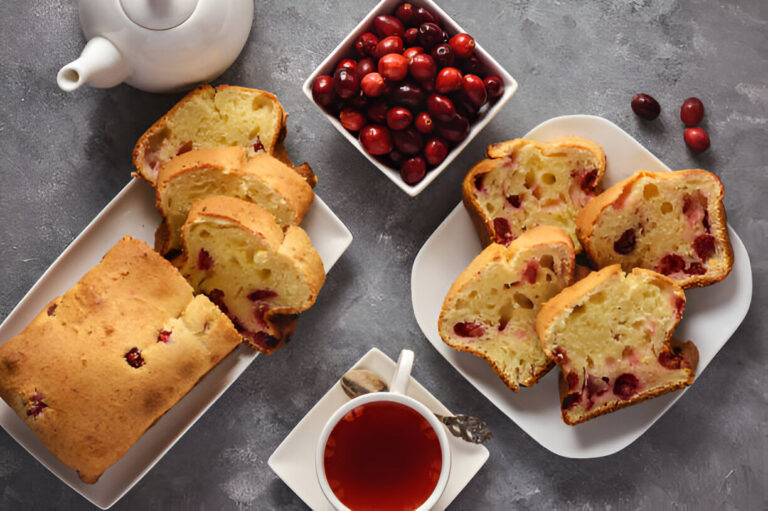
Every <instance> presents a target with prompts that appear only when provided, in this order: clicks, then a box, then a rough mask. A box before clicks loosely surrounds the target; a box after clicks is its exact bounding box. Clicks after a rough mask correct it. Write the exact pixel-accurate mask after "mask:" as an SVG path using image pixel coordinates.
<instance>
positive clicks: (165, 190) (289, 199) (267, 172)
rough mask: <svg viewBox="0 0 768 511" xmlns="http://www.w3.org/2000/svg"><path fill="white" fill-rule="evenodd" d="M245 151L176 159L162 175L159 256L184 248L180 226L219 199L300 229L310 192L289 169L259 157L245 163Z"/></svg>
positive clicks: (218, 150) (215, 150)
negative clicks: (200, 204) (207, 201)
mask: <svg viewBox="0 0 768 511" xmlns="http://www.w3.org/2000/svg"><path fill="white" fill-rule="evenodd" d="M246 155H247V153H246V150H245V149H243V148H242V147H238V146H231V147H209V148H204V149H194V150H192V151H189V152H187V153H184V154H182V155H180V156H177V157H175V158H173V159H172V160H171V161H169V162H168V163H167V164H165V165H163V166H162V167H161V169H160V173H159V174H158V180H157V193H156V207H157V209H158V211H160V213H161V214H162V215H163V218H164V219H165V221H164V222H163V223H162V224H161V226H160V229H161V230H162V231H164V232H162V233H159V234H158V235H157V236H156V243H155V249H156V250H158V251H159V252H160V253H161V254H166V253H168V252H169V251H171V250H178V249H179V248H181V226H182V225H184V222H185V221H186V219H187V214H188V213H189V210H190V208H191V207H192V204H193V203H194V202H195V201H196V200H197V199H201V198H205V197H212V196H215V195H226V196H229V197H238V198H240V199H245V200H248V201H251V202H255V203H256V204H258V205H260V206H261V207H263V208H264V209H266V210H267V211H269V212H270V213H272V215H273V216H274V217H275V220H276V221H277V223H278V224H280V225H281V226H288V225H298V224H299V223H300V222H301V220H302V219H303V218H304V214H305V213H306V212H307V210H308V209H309V206H310V205H311V204H312V200H313V199H314V196H315V194H314V192H313V191H312V187H311V186H309V185H308V184H307V182H306V181H305V180H304V179H303V178H302V177H301V176H299V175H298V174H297V173H296V172H294V170H293V169H292V168H291V167H288V166H287V165H285V164H284V163H282V162H281V161H279V160H278V159H276V158H274V157H272V156H270V155H268V154H266V153H259V154H256V155H254V156H253V157H251V158H250V159H249V160H247V161H246Z"/></svg>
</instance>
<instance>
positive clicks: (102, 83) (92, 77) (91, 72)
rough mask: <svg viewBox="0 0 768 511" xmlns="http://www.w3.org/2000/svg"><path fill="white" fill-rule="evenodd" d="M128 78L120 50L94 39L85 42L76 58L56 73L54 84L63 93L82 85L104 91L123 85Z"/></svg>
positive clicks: (128, 70) (102, 40)
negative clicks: (85, 84) (103, 89)
mask: <svg viewBox="0 0 768 511" xmlns="http://www.w3.org/2000/svg"><path fill="white" fill-rule="evenodd" d="M130 74H131V67H130V65H129V64H128V63H127V62H126V60H125V59H124V58H123V56H122V54H121V53H120V50H118V49H117V47H115V45H114V44H112V43H111V42H110V41H109V40H108V39H105V38H103V37H98V36H97V37H94V38H93V39H91V40H90V41H88V44H86V45H85V48H83V52H82V53H81V54H80V57H79V58H77V59H76V60H74V61H72V62H70V63H69V64H67V65H66V66H64V67H62V68H61V69H60V70H59V72H58V74H57V75H56V83H58V85H59V88H60V89H61V90H63V91H65V92H71V91H73V90H75V89H78V88H80V86H81V85H83V84H84V83H88V84H89V85H92V86H93V87H100V88H106V87H114V86H115V85H117V84H119V83H121V82H123V80H125V79H126V78H128V76H129V75H130Z"/></svg>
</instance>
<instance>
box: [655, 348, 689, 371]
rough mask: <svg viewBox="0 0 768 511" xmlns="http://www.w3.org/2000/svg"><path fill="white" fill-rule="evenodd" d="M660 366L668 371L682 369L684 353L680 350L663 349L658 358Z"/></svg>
mask: <svg viewBox="0 0 768 511" xmlns="http://www.w3.org/2000/svg"><path fill="white" fill-rule="evenodd" d="M658 360H659V364H661V365H662V366H664V367H666V368H667V369H680V366H681V365H682V362H683V356H682V353H680V351H679V350H675V351H672V350H669V349H666V348H665V349H663V350H662V351H661V352H660V353H659V356H658Z"/></svg>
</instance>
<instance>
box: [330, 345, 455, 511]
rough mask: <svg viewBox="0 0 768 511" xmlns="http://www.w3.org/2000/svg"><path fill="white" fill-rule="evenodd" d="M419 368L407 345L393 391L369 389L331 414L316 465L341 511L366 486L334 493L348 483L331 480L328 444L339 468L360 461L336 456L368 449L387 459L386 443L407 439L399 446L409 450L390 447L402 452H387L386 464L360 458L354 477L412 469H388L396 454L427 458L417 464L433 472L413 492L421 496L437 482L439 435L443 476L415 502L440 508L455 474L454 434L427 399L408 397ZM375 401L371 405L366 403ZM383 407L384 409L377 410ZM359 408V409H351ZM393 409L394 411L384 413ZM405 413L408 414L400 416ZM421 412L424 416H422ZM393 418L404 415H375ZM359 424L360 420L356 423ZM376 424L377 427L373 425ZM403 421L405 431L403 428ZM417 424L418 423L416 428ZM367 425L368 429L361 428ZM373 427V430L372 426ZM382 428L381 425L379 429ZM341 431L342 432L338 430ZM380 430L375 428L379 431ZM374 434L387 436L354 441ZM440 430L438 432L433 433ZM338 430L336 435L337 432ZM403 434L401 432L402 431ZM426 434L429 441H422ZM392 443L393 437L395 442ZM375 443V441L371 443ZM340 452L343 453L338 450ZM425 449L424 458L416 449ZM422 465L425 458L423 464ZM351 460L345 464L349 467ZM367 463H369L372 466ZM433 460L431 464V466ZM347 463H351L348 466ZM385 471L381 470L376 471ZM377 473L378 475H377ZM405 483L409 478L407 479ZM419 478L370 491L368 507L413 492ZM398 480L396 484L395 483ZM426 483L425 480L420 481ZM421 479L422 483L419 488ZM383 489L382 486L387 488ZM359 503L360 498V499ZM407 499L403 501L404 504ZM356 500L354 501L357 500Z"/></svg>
mask: <svg viewBox="0 0 768 511" xmlns="http://www.w3.org/2000/svg"><path fill="white" fill-rule="evenodd" d="M412 367H413V352H412V351H410V350H403V351H402V352H401V353H400V357H399V358H398V360H397V369H396V370H395V375H394V376H393V378H392V382H391V384H390V386H389V388H390V390H389V392H376V393H372V394H365V395H362V396H358V397H356V398H354V399H352V400H351V401H348V402H347V403H345V404H344V405H343V406H341V408H339V409H338V410H336V412H334V414H333V415H332V416H331V418H330V419H328V422H327V423H326V424H325V426H324V427H323V431H322V433H321V434H320V438H319V441H318V444H317V452H316V456H315V467H316V472H317V478H318V481H319V482H320V487H321V488H322V490H323V493H324V494H325V496H326V498H327V499H328V501H329V502H330V503H331V504H332V505H333V507H334V508H336V509H338V510H348V509H350V507H349V505H350V504H351V503H352V502H353V501H356V500H355V499H356V498H360V496H361V493H365V492H364V491H362V490H360V488H361V486H357V487H356V488H357V489H356V490H354V492H353V491H351V490H350V489H347V490H344V489H341V488H339V491H340V492H341V493H342V495H340V496H339V495H337V494H336V493H335V492H334V489H333V488H332V485H333V486H340V485H343V483H340V482H339V481H337V480H334V482H333V483H331V482H329V480H328V474H327V473H326V447H328V448H329V450H330V451H332V452H333V455H332V456H331V457H329V461H330V463H331V464H330V465H329V469H330V471H331V472H334V471H338V470H339V469H338V468H337V467H339V466H340V465H339V463H343V464H346V465H349V464H350V463H352V464H354V463H356V462H337V460H336V459H335V458H334V456H337V457H338V458H339V459H341V458H343V459H348V458H347V457H346V456H345V454H352V458H357V457H364V458H366V459H368V458H367V457H366V456H367V454H368V453H370V454H371V455H370V458H371V459H381V456H380V454H381V452H378V451H381V450H382V446H383V445H392V444H391V443H392V442H394V443H395V444H401V445H399V447H401V449H402V450H403V452H400V451H398V450H397V449H390V450H388V451H386V452H387V453H396V454H394V455H392V456H389V455H388V456H387V458H388V461H387V463H385V464H383V465H379V466H377V467H376V468H375V469H374V468H372V467H371V465H372V463H371V462H369V463H368V464H366V463H365V461H362V460H360V463H359V464H360V465H361V466H359V470H358V469H357V468H358V467H354V468H355V470H354V476H352V479H350V481H352V480H353V479H355V478H357V477H358V476H360V474H375V476H376V481H377V482H378V481H385V480H386V479H388V478H389V476H390V475H392V474H393V473H394V472H398V475H402V474H403V473H404V472H405V471H408V470H409V469H411V468H413V467H412V466H409V467H404V466H403V464H405V462H404V461H403V462H402V463H399V462H398V463H399V464H397V466H398V467H399V468H400V469H402V472H401V471H400V470H397V471H393V470H386V467H388V466H390V465H391V466H394V465H395V464H396V463H395V461H394V460H395V459H400V456H402V457H403V458H402V459H405V458H408V459H414V458H416V457H418V458H420V459H422V460H424V464H423V466H419V467H417V468H416V469H415V472H417V473H418V474H426V473H428V474H429V477H428V478H425V479H424V482H423V484H422V486H421V487H419V488H420V489H419V490H414V492H415V493H412V494H413V495H419V496H420V497H419V499H420V498H421V496H423V495H424V494H425V492H426V491H428V487H429V486H431V484H432V483H431V481H432V480H433V479H434V474H435V473H436V471H435V465H434V460H436V459H437V458H436V454H437V446H436V445H435V443H434V442H435V438H436V439H437V442H438V443H439V454H440V460H441V463H440V469H439V475H438V477H437V483H436V484H435V486H434V489H432V491H431V493H429V494H428V495H427V496H426V498H425V500H423V501H421V500H419V502H420V504H419V503H418V502H416V503H415V504H414V509H418V510H428V509H431V508H432V507H434V505H435V504H436V503H437V501H438V499H439V498H440V496H441V495H442V494H443V491H444V490H445V486H446V484H447V482H448V475H449V473H450V469H451V451H450V447H449V445H448V435H447V433H446V432H445V428H444V427H443V425H442V423H441V422H440V421H439V420H438V419H437V417H435V414H434V413H433V412H432V411H431V410H429V409H428V408H427V407H426V406H424V405H423V404H421V403H420V402H418V401H416V400H415V399H413V398H411V397H408V396H406V395H405V392H406V390H407V388H408V383H409V381H410V377H411V368H412ZM372 403H373V404H374V405H373V406H370V405H371V404H372ZM382 403H384V404H385V403H395V404H396V405H395V406H393V407H388V406H385V405H382ZM365 405H369V406H365ZM397 405H403V406H405V407H407V408H408V409H410V410H407V409H403V408H402V407H400V406H397ZM377 410H378V412H377ZM350 412H354V413H350ZM413 412H416V414H418V416H417V415H415V414H414V413H413ZM382 413H384V414H389V415H381V414H382ZM399 414H402V415H399ZM419 416H420V417H419ZM383 417H386V418H390V419H394V418H395V417H400V418H399V419H398V420H391V421H389V422H387V421H386V420H384V421H379V422H373V423H371V422H370V421H372V420H378V419H379V418H383ZM421 419H423V420H424V421H426V423H427V424H428V425H429V428H430V429H423V426H424V421H422V420H421ZM342 420H345V422H344V423H343V424H342V425H340V426H339V429H338V430H336V427H337V426H338V425H339V423H340V422H342ZM355 423H356V424H355ZM371 424H373V426H371ZM404 424H408V425H409V426H408V427H406V426H402V425H404ZM401 426H402V428H403V429H402V430H401V429H400V428H401ZM411 426H412V427H411ZM361 428H362V429H361ZM366 428H367V429H366ZM379 428H381V429H379ZM334 430H336V431H334ZM374 431H375V433H374ZM366 432H367V433H368V435H367V436H369V437H371V436H375V435H378V434H379V433H380V432H381V433H382V434H381V439H382V441H381V442H380V443H375V442H366V445H359V444H354V442H353V440H352V438H353V439H355V440H356V439H359V438H364V437H365V436H366V435H365V433H366ZM432 433H434V436H433V435H432ZM332 434H333V437H332ZM344 435H347V438H344ZM398 435H400V436H398ZM422 436H423V441H422V440H420V439H421V438H422ZM401 437H402V442H401V441H400V438H401ZM329 438H331V442H332V445H330V446H329V445H328V444H329V442H328V440H329ZM414 441H418V443H419V445H421V444H423V445H421V447H423V448H419V447H418V446H416V447H414V448H409V449H407V450H406V449H404V445H405V444H407V445H409V446H415V445H416V444H415V443H410V442H414ZM387 442H390V443H389V444H388V443H387ZM369 444H370V445H369ZM344 445H351V446H352V448H351V449H344V448H343V446H344ZM336 451H338V452H336ZM416 452H418V453H423V454H424V456H422V457H420V456H417V455H416V454H414V453H416ZM429 459H432V460H433V461H432V463H430V462H429V461H427V460H429ZM419 464H420V465H421V463H419ZM346 465H345V466H346ZM366 465H367V466H366ZM427 465H429V467H428V466H427ZM347 468H349V467H348V466H347ZM377 470H379V472H378V473H377V472H376V471H377ZM371 477H373V475H372V476H371ZM403 477H405V476H403ZM404 482H405V481H404ZM412 482H413V481H412V480H410V481H408V482H407V483H406V484H405V485H403V487H402V488H399V487H393V490H394V491H392V492H386V493H385V494H383V495H382V494H378V495H373V494H371V495H370V501H369V502H368V503H367V504H366V506H367V507H369V508H371V507H375V506H376V505H377V504H378V505H384V500H382V499H387V498H390V497H392V498H395V497H397V498H399V497H401V496H402V495H408V494H409V491H411V489H413V488H414V485H412V484H411V483H412ZM392 484H396V483H392ZM418 484H421V483H418ZM418 484H417V485H416V486H417V487H418ZM351 486H354V484H352V483H350V485H349V486H348V488H349V487H351ZM381 486H382V488H383V487H384V486H386V485H385V484H384V483H382V485H381ZM382 488H380V490H381V489H382ZM353 493H355V494H356V495H357V497H352V494H353ZM365 498H368V494H365ZM342 500H344V501H346V502H347V504H345V503H344V502H342ZM357 501H358V502H359V500H357ZM401 504H402V503H401ZM352 505H354V504H352Z"/></svg>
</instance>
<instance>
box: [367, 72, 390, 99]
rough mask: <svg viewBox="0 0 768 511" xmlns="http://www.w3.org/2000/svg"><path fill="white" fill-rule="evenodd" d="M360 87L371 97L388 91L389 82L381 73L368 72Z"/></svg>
mask: <svg viewBox="0 0 768 511" xmlns="http://www.w3.org/2000/svg"><path fill="white" fill-rule="evenodd" d="M360 88H361V89H362V90H363V94H365V95H366V96H368V97H369V98H375V97H378V96H381V95H382V94H384V93H385V92H387V83H386V82H385V81H384V77H383V76H381V74H379V73H368V74H367V75H365V76H363V79H362V80H360Z"/></svg>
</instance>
